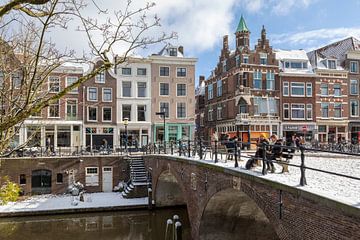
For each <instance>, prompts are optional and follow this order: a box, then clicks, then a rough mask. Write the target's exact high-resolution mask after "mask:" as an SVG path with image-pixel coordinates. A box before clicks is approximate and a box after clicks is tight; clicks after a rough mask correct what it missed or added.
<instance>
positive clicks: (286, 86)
mask: <svg viewBox="0 0 360 240" xmlns="http://www.w3.org/2000/svg"><path fill="white" fill-rule="evenodd" d="M285 89H287V94H285ZM289 94H290V85H289V82H283V96H284V97H288V96H289Z"/></svg>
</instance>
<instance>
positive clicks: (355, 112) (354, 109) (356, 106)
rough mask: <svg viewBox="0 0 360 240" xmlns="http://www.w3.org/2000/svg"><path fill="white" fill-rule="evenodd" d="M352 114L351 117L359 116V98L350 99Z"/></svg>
mask: <svg viewBox="0 0 360 240" xmlns="http://www.w3.org/2000/svg"><path fill="white" fill-rule="evenodd" d="M350 115H351V117H357V116H359V102H358V100H350Z"/></svg>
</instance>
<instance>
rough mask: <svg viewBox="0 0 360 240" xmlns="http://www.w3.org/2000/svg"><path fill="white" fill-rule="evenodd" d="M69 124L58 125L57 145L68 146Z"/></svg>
mask: <svg viewBox="0 0 360 240" xmlns="http://www.w3.org/2000/svg"><path fill="white" fill-rule="evenodd" d="M70 135H71V134H70V126H58V128H57V145H58V147H70V138H71V136H70Z"/></svg>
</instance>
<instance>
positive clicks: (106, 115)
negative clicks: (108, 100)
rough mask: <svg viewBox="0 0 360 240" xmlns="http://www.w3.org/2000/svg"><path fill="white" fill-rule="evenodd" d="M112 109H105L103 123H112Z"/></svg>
mask: <svg viewBox="0 0 360 240" xmlns="http://www.w3.org/2000/svg"><path fill="white" fill-rule="evenodd" d="M111 112H112V111H111V107H103V121H104V122H111V116H112V115H111Z"/></svg>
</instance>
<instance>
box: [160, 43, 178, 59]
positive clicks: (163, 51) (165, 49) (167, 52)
mask: <svg viewBox="0 0 360 240" xmlns="http://www.w3.org/2000/svg"><path fill="white" fill-rule="evenodd" d="M172 48H176V50H177V55H176V57H184V54H183V53H181V52H180V51H179V48H180V46H174V45H172V44H170V43H168V44H166V45H165V46H164V47H163V49H161V51H160V52H159V53H158V54H155V55H160V56H166V57H170V49H172Z"/></svg>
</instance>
